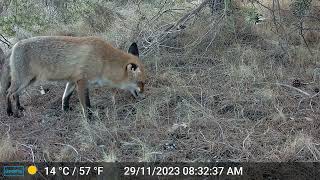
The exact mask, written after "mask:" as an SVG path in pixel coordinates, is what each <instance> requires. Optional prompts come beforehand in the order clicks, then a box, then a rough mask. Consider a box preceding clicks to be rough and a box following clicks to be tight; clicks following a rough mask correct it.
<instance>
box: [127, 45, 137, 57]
mask: <svg viewBox="0 0 320 180" xmlns="http://www.w3.org/2000/svg"><path fill="white" fill-rule="evenodd" d="M128 53H131V54H133V55H135V56H138V57H139V50H138V46H137V43H135V42H134V43H132V44H131V46H130V47H129V50H128Z"/></svg>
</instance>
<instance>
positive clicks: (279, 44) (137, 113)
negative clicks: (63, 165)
mask: <svg viewBox="0 0 320 180" xmlns="http://www.w3.org/2000/svg"><path fill="white" fill-rule="evenodd" d="M206 3H207V4H206ZM219 3H221V4H219ZM0 13H1V18H0V22H1V23H0V34H1V35H3V36H2V37H1V41H2V42H3V43H0V44H1V48H2V49H3V50H4V51H5V52H8V51H9V48H8V47H9V46H7V45H5V44H8V45H10V43H11V44H13V43H14V42H16V41H17V40H18V39H23V38H27V37H31V36H37V35H57V34H70V35H75V36H84V35H97V36H101V37H102V38H104V39H106V40H107V41H109V42H111V43H112V44H113V45H114V46H116V47H118V48H121V49H124V50H126V49H127V48H128V46H129V45H130V44H131V42H133V41H136V42H138V46H139V48H140V53H141V60H142V61H143V62H144V64H145V66H146V69H147V71H148V72H147V73H148V74H147V77H148V80H147V83H146V99H144V100H142V101H137V100H135V99H134V98H133V97H131V95H130V94H129V93H127V92H123V91H120V90H113V89H110V88H108V87H96V88H94V87H92V88H91V91H90V93H91V102H92V105H93V111H94V114H95V120H94V121H91V122H87V121H86V120H84V119H83V118H82V115H81V110H80V106H79V102H78V99H77V96H76V94H74V95H73V96H72V98H71V107H72V109H73V110H72V111H70V112H67V113H65V112H63V111H62V110H61V97H62V94H63V90H64V85H65V84H64V82H53V83H52V82H50V83H48V82H41V83H39V84H36V85H34V86H32V87H29V88H28V89H27V91H26V92H24V93H23V95H22V96H21V101H22V105H23V106H24V107H25V111H24V112H23V114H24V116H23V117H21V118H14V117H8V116H7V115H6V113H5V110H4V108H2V109H1V112H0V161H36V162H39V161H107V162H114V161H188V162H193V161H204V162H211V161H214V162H216V161H257V162H261V161H263V162H265V161H319V159H320V98H319V82H320V81H319V80H320V79H319V75H320V74H319V73H320V66H319V63H320V52H319V50H320V44H319V42H320V3H319V1H318V0H313V1H311V0H292V1H291V0H260V1H255V0H252V1H249V0H248V1H241V0H234V1H231V0H213V1H211V0H204V1H184V0H176V1H173V0H162V1H147V0H142V1H126V0H121V1H99V0H95V1H85V0H73V1H70V0H69V1H64V0H32V1H22V0H3V1H1V2H0ZM260 20H262V21H261V22H260ZM4 38H6V39H7V40H8V41H9V42H10V43H9V42H6V41H5V39H4ZM40 85H42V86H43V88H44V90H45V91H46V94H44V95H41V93H40ZM1 107H4V103H3V102H1Z"/></svg>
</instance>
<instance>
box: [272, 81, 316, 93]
mask: <svg viewBox="0 0 320 180" xmlns="http://www.w3.org/2000/svg"><path fill="white" fill-rule="evenodd" d="M274 84H275V85H278V86H284V87H287V88H291V89H294V90H296V91H298V92H300V93H302V94H304V95H306V96H311V95H310V94H309V93H307V92H305V91H302V90H301V89H298V88H296V87H293V86H290V85H287V84H282V83H274Z"/></svg>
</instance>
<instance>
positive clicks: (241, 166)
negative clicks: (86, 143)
mask: <svg viewBox="0 0 320 180" xmlns="http://www.w3.org/2000/svg"><path fill="white" fill-rule="evenodd" d="M0 168H1V172H0V179H146V180H147V179H148V180H152V179H157V180H158V179H163V180H171V179H172V180H176V179H181V180H185V179H190V180H191V179H199V180H200V179H201V180H202V179H203V180H209V179H246V180H247V179H252V180H253V179H266V180H282V179H290V180H292V179H293V180H295V179H297V180H304V179H305V180H309V179H320V163H319V162H281V163H273V162H268V163H263V162H261V163H249V162H246V163H240V162H214V163H213V162H210V163H199V162H198V163H194V162H193V163H187V162H170V163H169V162H145V163H144V162H139V163H134V162H116V163H107V162H95V163H87V162H49V163H28V162H10V163H0Z"/></svg>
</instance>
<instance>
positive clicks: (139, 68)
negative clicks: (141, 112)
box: [122, 43, 145, 98]
mask: <svg viewBox="0 0 320 180" xmlns="http://www.w3.org/2000/svg"><path fill="white" fill-rule="evenodd" d="M128 53H130V54H133V55H134V57H133V58H134V59H132V61H131V62H129V63H128V64H127V65H126V73H127V77H128V83H126V84H125V85H124V86H122V89H125V90H128V91H129V92H130V93H131V94H132V95H133V96H134V97H135V98H144V95H143V92H144V85H145V74H144V68H143V65H142V63H141V62H140V60H139V58H138V57H139V50H138V47H137V44H136V43H132V44H131V46H130V48H129V50H128Z"/></svg>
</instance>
